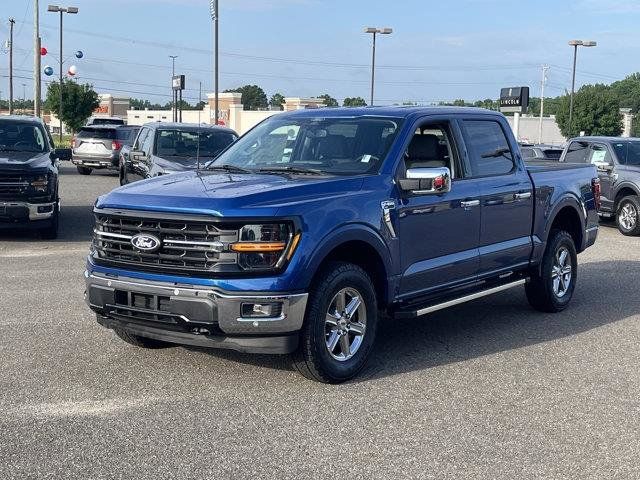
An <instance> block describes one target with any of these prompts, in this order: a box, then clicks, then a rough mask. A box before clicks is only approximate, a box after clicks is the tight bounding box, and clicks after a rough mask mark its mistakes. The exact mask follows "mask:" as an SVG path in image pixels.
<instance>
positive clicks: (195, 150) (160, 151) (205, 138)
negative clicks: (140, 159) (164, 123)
mask: <svg viewBox="0 0 640 480" xmlns="http://www.w3.org/2000/svg"><path fill="white" fill-rule="evenodd" d="M198 140H199V142H198ZM235 140H236V136H235V135H234V134H233V133H231V132H225V131H216V130H212V129H208V128H203V129H202V130H199V131H198V130H160V131H159V132H158V133H157V141H156V155H158V156H159V157H185V158H186V157H196V156H200V157H209V158H211V157H215V156H217V155H218V154H219V153H220V152H221V151H222V150H224V149H225V148H227V147H228V146H229V145H230V144H232V143H233V142H234V141H235Z"/></svg>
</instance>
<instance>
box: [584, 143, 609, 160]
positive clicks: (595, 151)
mask: <svg viewBox="0 0 640 480" xmlns="http://www.w3.org/2000/svg"><path fill="white" fill-rule="evenodd" d="M589 163H593V164H594V165H611V164H612V163H613V162H612V161H611V154H610V153H609V149H608V148H607V147H606V146H605V145H602V144H601V143H594V144H593V145H591V150H590V152H589Z"/></svg>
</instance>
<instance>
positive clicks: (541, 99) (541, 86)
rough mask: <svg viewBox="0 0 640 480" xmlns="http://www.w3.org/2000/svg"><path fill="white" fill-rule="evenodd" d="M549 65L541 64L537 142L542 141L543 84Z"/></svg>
mask: <svg viewBox="0 0 640 480" xmlns="http://www.w3.org/2000/svg"><path fill="white" fill-rule="evenodd" d="M548 70H549V66H547V65H542V81H541V82H540V122H539V123H538V143H542V117H543V116H544V86H545V84H546V83H547V71H548Z"/></svg>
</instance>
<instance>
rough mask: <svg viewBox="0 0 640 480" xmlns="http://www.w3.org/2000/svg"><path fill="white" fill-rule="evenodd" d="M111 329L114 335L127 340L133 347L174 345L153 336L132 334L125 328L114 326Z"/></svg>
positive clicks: (166, 346) (167, 346)
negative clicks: (114, 327)
mask: <svg viewBox="0 0 640 480" xmlns="http://www.w3.org/2000/svg"><path fill="white" fill-rule="evenodd" d="M113 331H114V332H116V335H117V336H118V337H120V338H121V339H122V340H124V341H125V342H127V343H128V344H129V345H133V346H134V347H139V348H149V349H157V348H169V347H173V346H174V345H173V344H172V343H167V342H163V341H161V340H156V339H155V338H147V337H141V336H140V335H134V334H133V333H129V332H127V331H126V330H122V329H119V328H116V329H114V330H113Z"/></svg>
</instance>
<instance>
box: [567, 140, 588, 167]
mask: <svg viewBox="0 0 640 480" xmlns="http://www.w3.org/2000/svg"><path fill="white" fill-rule="evenodd" d="M588 154H589V144H588V143H587V142H571V143H570V144H569V148H568V149H567V154H566V155H565V157H564V161H565V162H567V163H586V161H587V155H588Z"/></svg>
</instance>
